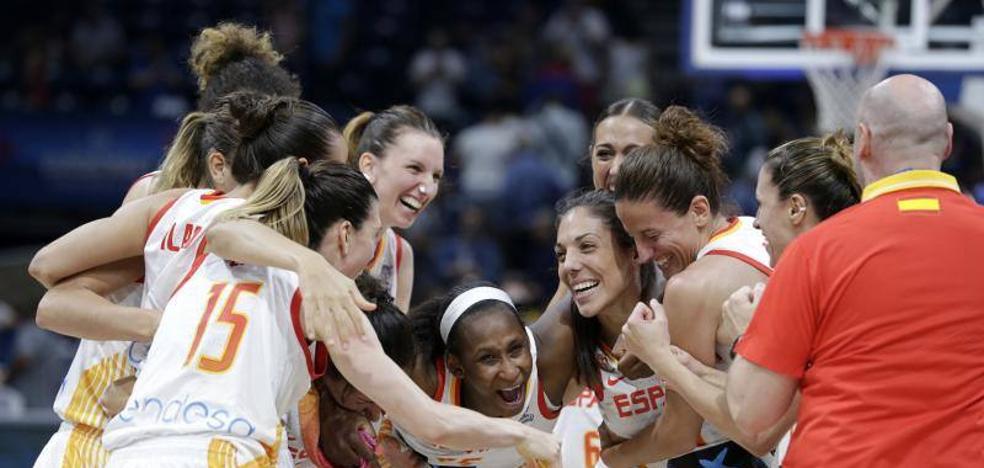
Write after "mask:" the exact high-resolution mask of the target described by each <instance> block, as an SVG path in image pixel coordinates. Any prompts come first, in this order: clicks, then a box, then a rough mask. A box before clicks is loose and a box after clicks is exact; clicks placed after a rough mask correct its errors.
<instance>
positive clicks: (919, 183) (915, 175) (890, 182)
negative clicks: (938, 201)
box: [861, 170, 960, 202]
mask: <svg viewBox="0 0 984 468" xmlns="http://www.w3.org/2000/svg"><path fill="white" fill-rule="evenodd" d="M915 188H939V189H945V190H953V191H954V192H957V193H960V185H959V184H957V179H956V178H955V177H953V176H951V175H950V174H946V173H943V172H940V171H931V170H913V171H905V172H900V173H898V174H894V175H890V176H888V177H885V178H882V179H879V180H877V181H875V182H873V183H871V184H869V185H868V186H867V187H865V188H864V193H863V194H862V195H861V201H862V202H866V201H868V200H871V199H874V198H876V197H879V196H881V195H885V194H887V193H892V192H897V191H899V190H909V189H915Z"/></svg>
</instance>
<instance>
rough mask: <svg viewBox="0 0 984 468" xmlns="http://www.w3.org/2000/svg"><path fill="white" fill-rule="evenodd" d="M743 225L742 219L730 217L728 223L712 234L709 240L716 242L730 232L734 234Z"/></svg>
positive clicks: (709, 241)
mask: <svg viewBox="0 0 984 468" xmlns="http://www.w3.org/2000/svg"><path fill="white" fill-rule="evenodd" d="M740 227H741V220H740V219H738V218H737V217H735V218H730V219H728V225H727V226H725V227H723V228H721V229H718V230H717V232H715V233H714V234H711V238H710V240H708V241H707V243H708V244H710V243H711V242H714V241H716V240H718V239H720V238H722V237H726V236H728V235H730V234H734V233H735V232H737V231H738V229H739V228H740Z"/></svg>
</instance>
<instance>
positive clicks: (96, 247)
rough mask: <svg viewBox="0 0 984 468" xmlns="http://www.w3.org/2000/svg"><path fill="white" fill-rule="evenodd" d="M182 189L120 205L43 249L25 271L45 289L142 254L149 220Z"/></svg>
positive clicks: (178, 194)
mask: <svg viewBox="0 0 984 468" xmlns="http://www.w3.org/2000/svg"><path fill="white" fill-rule="evenodd" d="M185 191H186V190H185V189H176V190H169V191H166V192H161V193H158V194H155V195H151V196H149V197H144V198H142V199H140V200H136V201H134V202H132V203H127V204H125V205H123V206H122V207H121V208H120V209H119V210H117V211H116V213H114V214H113V215H112V216H110V217H108V218H102V219H97V220H95V221H92V222H89V223H86V224H83V225H82V226H79V227H77V228H75V229H73V230H72V231H71V232H69V233H68V234H65V235H64V236H61V237H59V238H58V239H56V240H55V241H54V242H52V243H50V244H48V245H46V246H44V247H43V248H42V249H41V250H39V251H38V253H37V254H35V255H34V258H33V259H32V260H31V264H30V266H29V267H28V272H29V273H30V274H31V276H33V277H34V279H36V280H38V281H39V282H40V283H41V284H42V285H44V287H46V288H50V287H52V286H53V285H54V284H55V283H57V282H59V281H61V280H63V279H65V278H67V277H69V276H72V275H75V274H77V273H81V272H83V271H86V270H89V269H92V268H95V267H97V266H100V265H105V264H107V263H112V262H115V261H118V260H123V259H126V258H130V257H136V256H141V255H143V247H144V242H145V240H146V235H147V229H148V226H149V225H150V223H151V220H152V218H153V217H154V216H155V215H156V214H157V213H158V212H159V211H160V210H161V209H162V208H164V207H165V205H167V204H168V203H169V202H171V201H173V200H174V199H176V198H177V197H178V196H180V195H181V194H182V193H184V192H185Z"/></svg>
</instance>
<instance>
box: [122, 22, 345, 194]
mask: <svg viewBox="0 0 984 468" xmlns="http://www.w3.org/2000/svg"><path fill="white" fill-rule="evenodd" d="M190 54H191V55H190V58H189V59H188V65H189V67H190V68H191V72H192V75H194V76H195V79H196V80H198V109H197V110H198V111H199V112H207V111H210V110H213V109H214V108H215V106H216V105H217V104H218V102H219V99H220V98H222V97H223V96H226V95H228V94H231V93H234V92H236V91H251V92H254V93H257V94H262V95H268V96H286V97H292V98H297V97H300V95H301V85H300V83H299V82H298V81H297V78H296V77H295V76H293V75H291V74H290V72H288V71H287V70H285V69H284V68H283V67H282V66H281V65H280V62H281V61H282V60H283V58H284V57H283V55H281V54H280V53H279V52H277V51H276V50H275V49H274V48H273V42H272V40H271V37H270V33H269V32H267V31H258V30H257V29H256V28H255V27H247V26H245V25H241V24H236V23H220V24H219V25H217V26H215V27H211V28H204V29H202V30H201V32H200V33H199V34H198V37H197V38H196V39H195V41H194V42H193V43H192V44H191V51H190ZM342 149H344V148H342ZM339 157H344V153H342V152H340V153H339ZM338 161H341V159H338ZM162 169H163V168H162ZM158 173H159V171H154V172H151V173H148V174H145V175H144V176H142V177H141V178H139V179H137V181H136V182H134V184H133V186H132V187H131V188H130V190H129V191H128V192H127V195H126V198H125V199H124V202H127V201H131V200H136V199H138V198H141V197H144V196H146V195H149V194H151V193H155V192H160V191H162V190H168V189H172V188H183V187H198V186H201V185H200V184H199V183H198V182H199V181H192V182H194V183H193V184H192V185H181V184H182V183H187V181H179V180H175V179H165V180H160V179H159V178H158Z"/></svg>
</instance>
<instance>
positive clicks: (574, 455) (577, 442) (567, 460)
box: [553, 388, 601, 468]
mask: <svg viewBox="0 0 984 468" xmlns="http://www.w3.org/2000/svg"><path fill="white" fill-rule="evenodd" d="M600 425H601V411H600V410H599V409H598V397H597V396H596V395H595V392H594V391H592V390H591V389H589V388H585V389H584V391H582V392H581V393H580V394H578V396H577V398H575V399H574V401H572V402H570V403H569V404H567V405H566V406H564V408H563V409H561V410H560V417H558V418H557V425H556V426H554V430H553V433H554V435H555V436H557V438H558V439H560V440H561V442H562V443H561V446H560V449H561V452H560V455H561V466H564V467H570V468H594V467H595V465H596V464H597V463H598V462H599V461H600V460H601V439H600V437H599V436H598V426H600Z"/></svg>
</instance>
